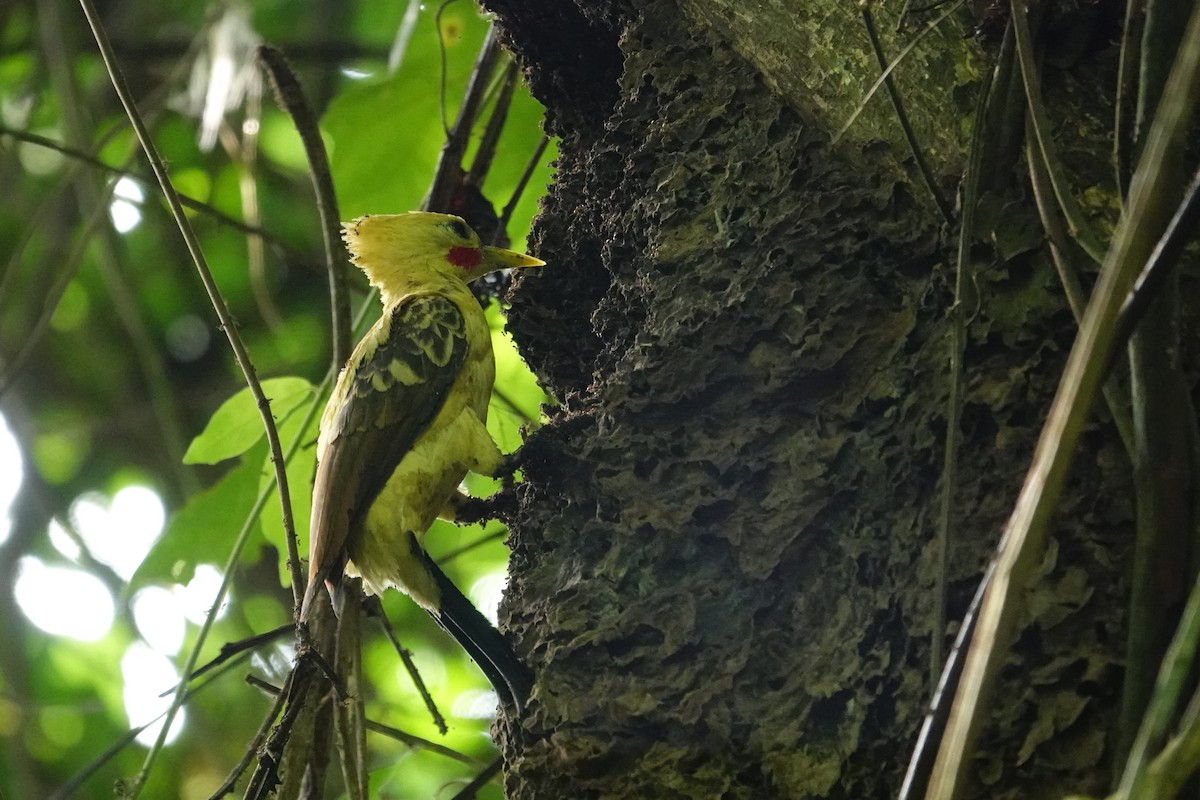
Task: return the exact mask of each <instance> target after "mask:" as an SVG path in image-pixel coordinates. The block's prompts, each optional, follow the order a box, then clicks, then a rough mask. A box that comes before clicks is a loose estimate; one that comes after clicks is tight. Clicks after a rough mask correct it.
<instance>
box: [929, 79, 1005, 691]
mask: <svg viewBox="0 0 1200 800" xmlns="http://www.w3.org/2000/svg"><path fill="white" fill-rule="evenodd" d="M993 81H994V76H993V75H992V74H991V73H987V74H986V75H985V76H984V80H983V83H982V85H981V86H980V88H979V99H978V102H977V103H976V104H975V124H974V126H973V130H972V133H971V149H970V155H969V158H968V161H967V174H966V180H965V183H964V186H963V196H962V219H961V221H960V222H959V226H958V251H957V255H956V257H955V261H956V264H955V277H954V304H953V305H952V306H951V307H950V314H949V317H950V320H949V322H950V343H949V344H950V374H949V375H948V379H949V384H950V388H949V391H948V392H947V399H946V441H945V445H944V447H943V450H942V479H941V485H942V493H941V498H940V502H939V504H938V526H937V539H936V541H935V545H934V553H935V554H936V559H935V563H936V565H937V566H936V575H937V577H936V579H935V580H934V587H933V591H934V597H933V604H934V614H933V638H932V642H931V643H930V659H929V669H930V673H931V675H932V679H931V680H930V685H931V686H936V685H937V681H938V676H939V675H940V674H941V672H942V657H943V653H944V652H945V638H946V602H947V600H946V592H947V589H946V586H947V583H948V579H947V573H948V572H949V570H950V529H951V528H952V527H953V525H954V495H955V490H956V489H957V488H958V448H959V444H960V442H961V441H962V430H961V428H962V406H963V400H962V384H963V353H964V352H965V351H966V348H967V305H968V303H973V302H974V301H975V297H974V293H975V290H974V286H975V272H974V270H973V269H972V264H971V245H972V243H973V242H974V241H975V211H976V208H977V207H978V205H979V183H980V173H981V172H982V169H983V152H984V148H985V146H986V142H985V134H986V132H987V131H988V125H987V118H988V113H987V112H988V107H989V103H990V101H991V100H992V91H991V90H992V87H993V86H994V85H995V84H994V83H993Z"/></svg>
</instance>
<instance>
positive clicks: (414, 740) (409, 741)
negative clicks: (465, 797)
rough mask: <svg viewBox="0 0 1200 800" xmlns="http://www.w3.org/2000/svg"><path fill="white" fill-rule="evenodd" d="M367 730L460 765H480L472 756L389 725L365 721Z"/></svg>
mask: <svg viewBox="0 0 1200 800" xmlns="http://www.w3.org/2000/svg"><path fill="white" fill-rule="evenodd" d="M367 730H369V731H371V732H372V733H378V734H379V735H380V736H386V737H387V738H389V739H394V740H395V741H397V742H402V743H403V744H406V745H408V746H409V747H415V748H417V749H418V750H425V751H427V752H430V753H435V754H437V755H439V756H445V757H446V758H450V759H453V760H455V761H457V762H459V763H460V764H466V765H467V766H470V767H477V766H479V764H480V760H479V759H478V758H475V757H474V756H469V755H467V754H465V753H460V752H458V751H457V750H451V749H450V748H449V747H446V746H445V745H444V744H438V743H437V742H431V741H430V740H428V739H424V738H422V737H420V736H416V735H414V734H411V733H406V732H405V731H402V730H400V729H399V728H393V727H392V726H390V725H384V724H383V723H382V722H375V721H373V720H367Z"/></svg>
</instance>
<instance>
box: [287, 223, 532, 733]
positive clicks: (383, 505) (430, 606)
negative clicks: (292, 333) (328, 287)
mask: <svg viewBox="0 0 1200 800" xmlns="http://www.w3.org/2000/svg"><path fill="white" fill-rule="evenodd" d="M342 228H343V232H342V238H343V239H345V241H346V246H347V248H348V249H349V251H350V256H351V259H352V260H353V262H354V263H355V264H356V265H357V266H358V267H359V268H361V269H362V271H363V272H365V273H366V274H367V278H368V280H370V282H371V285H372V286H375V287H376V288H378V289H379V293H380V300H381V301H382V303H383V315H382V316H381V317H380V318H379V321H378V322H376V323H375V325H374V326H373V327H372V328H371V330H369V331H368V332H367V334H366V336H364V337H363V339H362V341H360V342H359V343H358V346H357V347H355V348H354V352H353V354H352V355H351V356H350V360H349V361H348V362H347V363H346V366H345V367H344V368H343V369H342V372H341V374H340V375H339V376H338V380H337V385H336V386H335V387H334V390H333V395H332V396H331V397H330V398H329V404H328V405H327V406H326V407H325V413H324V415H323V416H322V417H321V430H320V435H319V437H318V439H317V473H316V478H315V481H314V485H313V506H312V524H311V528H310V538H309V550H308V552H309V578H308V588H307V590H306V591H305V595H304V604H303V607H302V610H301V619H307V618H308V615H309V614H310V613H311V611H312V606H313V603H314V602H315V600H316V598H317V594H318V592H319V591H320V588H321V585H322V584H326V585H327V586H328V587H329V590H330V592H331V593H332V592H333V591H334V590H335V589H336V588H337V586H338V583H339V581H340V580H341V576H342V573H343V571H345V572H347V573H349V574H352V575H361V576H362V579H363V585H364V587H365V588H366V590H367V591H368V592H371V593H375V594H379V593H382V592H383V591H384V590H385V589H387V588H388V587H392V586H394V587H396V588H398V589H400V590H402V591H404V592H406V593H408V595H409V596H411V597H412V598H413V599H414V600H416V601H417V603H418V604H420V605H421V606H422V607H424V608H425V609H426V610H427V611H428V612H429V613H430V615H432V616H433V618H434V619H436V620H437V621H438V623H440V624H441V625H442V627H444V628H445V629H446V631H447V632H448V633H450V635H451V636H453V637H454V638H455V639H456V640H457V641H458V642H459V644H461V645H462V647H463V648H464V649H465V650H466V651H467V653H468V654H469V655H470V656H471V657H472V658H473V659H475V662H476V663H477V664H479V667H480V669H481V670H482V671H483V672H484V674H485V675H486V676H487V678H488V680H489V681H491V683H492V685H493V686H494V687H495V689H496V692H497V694H498V695H499V696H500V698H501V700H502V701H503V702H505V703H506V704H511V705H514V706H515V707H516V708H517V710H518V711H519V710H520V709H521V707H522V706H523V705H524V702H525V698H526V696H527V695H528V692H529V683H530V679H529V673H528V671H527V670H526V668H525V667H524V666H523V665H522V664H521V663H520V662H519V661H518V660H517V658H516V656H515V654H514V653H513V652H512V649H511V648H510V647H509V646H508V643H507V642H505V641H504V639H503V638H502V637H501V636H500V633H499V632H498V631H497V630H496V629H495V628H493V627H492V626H491V624H490V623H489V622H488V621H487V619H486V618H485V617H484V616H483V615H482V614H480V613H479V611H478V610H477V609H476V608H475V607H474V606H473V605H472V604H471V602H470V601H469V600H467V598H466V597H464V596H463V594H462V592H460V591H459V590H458V589H457V588H456V587H455V586H454V584H453V583H451V582H450V580H449V579H448V578H447V577H446V576H445V575H444V574H443V573H442V571H441V570H440V569H438V567H437V565H436V564H434V562H433V560H432V559H430V557H429V556H428V554H426V552H425V549H424V547H423V546H422V545H423V541H424V537H425V532H426V531H427V530H428V529H429V526H430V525H431V524H432V523H433V521H434V519H435V518H436V517H438V516H439V515H443V514H444V513H448V511H449V508H450V507H451V505H452V499H453V498H454V497H455V496H456V495H457V491H458V486H459V484H460V483H461V482H462V479H463V477H464V476H465V475H466V473H467V471H468V470H470V471H472V472H476V473H479V474H481V475H491V474H493V473H494V472H495V471H496V469H497V467H498V466H499V464H500V461H501V458H502V456H501V454H500V451H499V449H498V448H497V447H496V443H495V442H494V441H493V440H492V437H491V434H489V433H488V430H487V424H486V423H487V412H488V399H489V397H490V396H491V392H492V383H493V382H494V380H495V376H496V364H495V359H494V358H493V356H492V342H491V331H490V330H489V329H488V325H487V320H486V319H485V318H484V315H483V310H482V309H481V308H480V307H479V302H478V301H477V300H476V299H475V297H474V295H472V293H471V291H470V289H468V288H467V284H468V283H469V282H470V281H472V280H474V279H476V278H478V277H481V276H482V275H485V274H487V273H489V272H493V271H495V270H499V269H516V268H519V267H536V266H541V265H542V264H543V263H544V262H542V261H539V260H538V259H536V258H532V257H530V256H527V255H522V254H521V253H516V252H513V251H511V250H502V249H500V248H497V247H486V246H484V245H483V244H481V243H480V241H479V237H478V236H477V235H476V234H475V232H474V231H472V230H471V228H470V227H468V226H467V223H466V222H464V221H463V220H462V219H460V218H459V217H453V216H449V215H446V214H430V213H424V212H414V213H410V214H389V215H383V214H377V215H370V216H365V217H359V218H358V219H356V220H354V221H353V222H349V223H345V224H343V226H342Z"/></svg>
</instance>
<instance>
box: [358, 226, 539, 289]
mask: <svg viewBox="0 0 1200 800" xmlns="http://www.w3.org/2000/svg"><path fill="white" fill-rule="evenodd" d="M342 238H343V239H344V240H345V241H346V247H347V249H348V250H349V251H350V257H351V260H353V261H354V263H355V265H357V266H358V267H359V269H361V270H362V271H363V272H365V273H366V274H367V279H368V280H369V281H370V282H371V285H372V286H376V287H378V288H379V291H380V292H381V293H382V294H383V300H384V302H385V303H386V302H387V300H388V298H389V296H392V297H398V296H401V295H404V294H407V293H408V292H411V291H418V290H421V289H425V288H429V287H431V286H438V285H444V284H445V283H446V282H448V281H449V282H452V283H454V284H459V283H461V284H462V285H463V286H465V285H466V284H467V283H470V282H471V281H473V280H475V279H476V278H478V277H481V276H483V275H486V274H487V273H489V272H495V271H496V270H500V269H520V268H522V267H540V266H542V265H543V264H544V263H545V262H544V261H540V260H539V259H536V258H533V257H532V256H527V255H524V254H522V253H517V252H515V251H513V250H504V249H501V248H499V247H488V246H486V245H484V244H483V243H481V242H480V241H479V236H478V235H477V234H476V233H475V231H473V230H471V228H470V227H469V226H468V225H467V223H466V222H464V221H463V220H462V218H460V217H454V216H451V215H449V214H431V213H428V212H425V211H413V212H411V213H408V214H369V215H367V216H365V217H359V218H358V219H356V220H354V221H353V222H344V223H342Z"/></svg>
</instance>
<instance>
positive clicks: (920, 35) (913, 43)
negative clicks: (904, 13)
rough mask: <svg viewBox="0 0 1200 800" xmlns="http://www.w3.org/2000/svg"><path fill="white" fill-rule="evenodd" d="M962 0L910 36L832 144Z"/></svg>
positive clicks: (955, 0)
mask: <svg viewBox="0 0 1200 800" xmlns="http://www.w3.org/2000/svg"><path fill="white" fill-rule="evenodd" d="M964 2H966V0H954V3H953V5H951V6H950V7H949V8H947V9H946V10H945V11H944V12H943V13H942V15H941V16H940V17H938V18H937V19H935V20H934V21H933V22H930V23H929V24H928V25H926V26H925V27H924V28H923V29H922V30H921V32H920V33H918V34H917V35H916V36H914V37H913V38H912V41H911V42H909V43H908V44H906V45H905V46H904V49H903V50H901V51H900V55H898V56H896V58H895V59H894V60H893V61H892V63H890V64H888V65H887V69H885V70H884V71H883V73H882V74H881V75H880V76H879V77H878V78H876V79H875V82H874V83H872V84H871V88H870V89H868V90H867V93H866V94H865V95H863V99H862V101H861V102H860V103H859V104H858V106H857V107H856V108H855V109H854V113H852V114H851V115H850V118H849V119H847V120H846V124H844V125H843V126H842V128H841V130H839V131H838V132H837V133H836V134H834V136H833V140H832V141H833V143H834V144H837V142H838V141H839V140H840V139H841V138H842V137H843V136H845V135H846V131H848V130H850V126H852V125H853V124H854V121H855V120H857V119H858V115H859V114H861V113H862V112H863V109H864V108H866V107H867V103H869V102H870V100H871V98H872V97H874V96H875V92H877V91H879V87H880V86H883V83H884V81H886V80H887V78H888V76H889V75H891V74H892V70H894V69H895V68H896V67H898V66H900V62H901V61H903V60H904V59H905V58H907V57H908V54H909V53H911V52H912V50H913V48H914V47H916V46H917V44H918V43H919V42H920V41H921V40H922V39H924V38H925V37H926V36H927V35H929V34H930V33H932V32H933V31H934V30H935V29H936V28H937V26H938V25H941V24H942V22H943V21H944V20H946V19H947V18H948V17H949V16H950V15H951V14H953V13H954V12H955V11H957V10H958V7H959V6H961V5H962V4H963V3H964Z"/></svg>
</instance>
